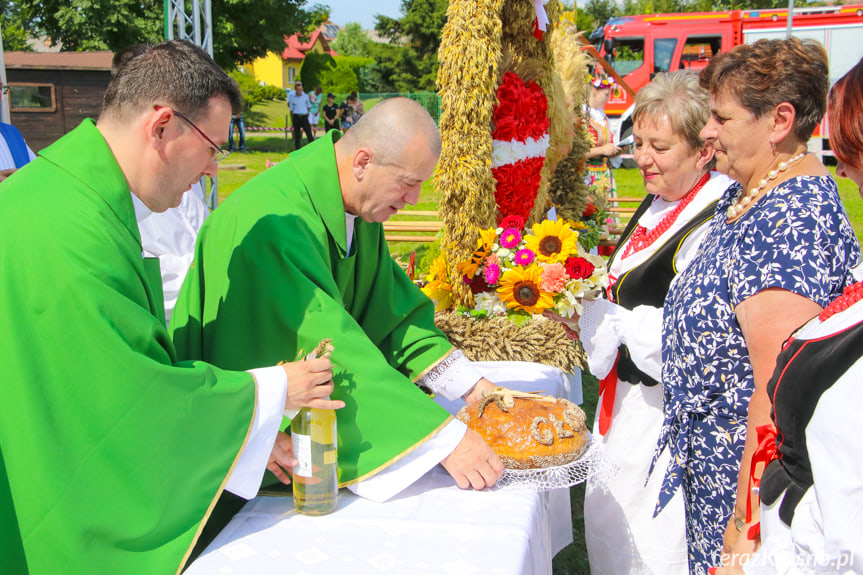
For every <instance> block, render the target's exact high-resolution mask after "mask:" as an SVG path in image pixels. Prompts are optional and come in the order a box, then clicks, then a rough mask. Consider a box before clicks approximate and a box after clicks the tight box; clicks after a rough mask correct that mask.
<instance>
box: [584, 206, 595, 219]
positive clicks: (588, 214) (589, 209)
mask: <svg viewBox="0 0 863 575" xmlns="http://www.w3.org/2000/svg"><path fill="white" fill-rule="evenodd" d="M595 213H596V206H594V205H593V204H587V207H585V208H584V211H583V212H581V217H582V218H589V217H591V216H592V215H593V214H595Z"/></svg>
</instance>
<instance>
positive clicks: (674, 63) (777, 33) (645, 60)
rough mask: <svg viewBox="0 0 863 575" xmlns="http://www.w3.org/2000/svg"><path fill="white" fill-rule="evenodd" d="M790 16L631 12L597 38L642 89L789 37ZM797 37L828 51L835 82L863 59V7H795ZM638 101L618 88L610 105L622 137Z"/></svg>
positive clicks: (608, 25) (777, 13) (627, 78)
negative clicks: (657, 78) (658, 77)
mask: <svg viewBox="0 0 863 575" xmlns="http://www.w3.org/2000/svg"><path fill="white" fill-rule="evenodd" d="M787 20H788V10H787V9H785V10H732V11H727V12H690V13H680V14H649V15H641V16H625V17H621V18H612V19H611V20H609V21H608V22H607V23H606V25H605V27H604V28H603V29H602V31H601V32H600V33H599V34H597V33H594V35H592V36H591V41H592V42H596V43H599V44H600V53H601V54H602V55H603V56H604V57H605V58H606V60H608V61H609V62H610V63H611V65H612V66H613V67H614V69H615V71H616V72H617V73H618V74H619V75H620V76H622V77H623V79H624V80H625V81H626V83H627V84H629V86H630V87H631V88H632V90H633V92H637V91H638V90H639V89H640V88H641V87H642V86H644V85H645V84H647V83H648V82H650V79H651V78H652V77H653V76H654V75H655V74H657V73H659V72H667V71H671V70H700V69H701V68H704V67H705V66H706V65H707V62H708V61H709V60H710V58H711V56H713V55H715V54H718V53H720V52H727V51H728V50H730V49H731V48H733V47H734V46H737V45H738V44H743V43H749V44H751V43H753V42H755V41H756V40H760V39H761V38H784V37H785V36H786V31H787V24H788V22H787ZM792 35H794V36H797V37H798V38H801V39H806V38H808V39H813V40H817V41H819V42H820V43H821V44H822V45H823V46H824V47H825V48H826V49H827V54H828V56H829V58H830V82H831V84H832V83H833V82H835V81H836V80H838V79H839V78H841V77H842V76H843V75H844V74H845V73H846V72H847V71H848V70H849V69H850V68H851V67H852V66H854V65H855V64H856V63H857V62H859V61H860V58H861V57H863V41H861V40H860V38H861V36H863V5H847V6H825V7H819V8H798V9H795V10H794V12H793V15H792ZM632 104H633V99H632V97H631V96H630V95H629V94H627V92H626V91H625V90H623V89H621V88H620V87H619V86H618V87H616V88H615V89H614V91H613V93H612V96H611V99H610V100H609V102H608V105H607V106H606V108H605V111H606V113H607V114H608V116H609V118H610V119H611V122H612V126H613V127H615V128H616V131H617V133H618V134H619V135H620V136H621V139H622V138H625V137H626V136H627V135H628V133H629V130H630V129H631V128H630V127H629V126H628V125H627V123H626V116H627V115H628V114H626V111H627V110H628V109H629V108H630V106H632ZM621 116H623V118H621ZM822 124H823V123H822ZM820 134H825V137H826V134H827V131H826V126H823V125H822V126H821V127H819V129H818V130H816V133H815V136H819V135H820ZM814 143H820V138H819V139H818V140H817V142H814Z"/></svg>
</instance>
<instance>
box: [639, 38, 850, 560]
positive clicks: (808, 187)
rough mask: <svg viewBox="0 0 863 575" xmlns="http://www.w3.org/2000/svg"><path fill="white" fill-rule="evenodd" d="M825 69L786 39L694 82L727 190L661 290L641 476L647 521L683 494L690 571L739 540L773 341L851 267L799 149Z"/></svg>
mask: <svg viewBox="0 0 863 575" xmlns="http://www.w3.org/2000/svg"><path fill="white" fill-rule="evenodd" d="M827 71H828V67H827V54H826V52H825V51H824V48H823V47H821V45H819V44H817V43H815V42H812V41H801V40H799V39H797V38H793V37H792V38H788V39H785V40H759V41H757V42H755V43H754V44H744V45H741V46H737V47H735V48H734V49H732V50H730V51H729V52H725V53H723V54H720V55H718V56H714V57H713V58H712V59H711V60H710V63H709V64H708V66H707V67H706V68H705V69H704V70H702V71H701V73H700V75H699V82H700V84H701V86H702V87H703V88H705V89H706V90H708V91H709V92H710V110H711V118H710V121H709V122H708V123H707V125H706V126H705V127H704V129H703V130H702V131H701V137H702V138H703V139H704V140H706V141H707V142H708V143H709V144H710V145H712V146H713V148H714V149H715V151H716V153H715V157H716V169H717V170H718V171H719V172H721V173H724V174H727V175H728V176H729V177H731V178H732V179H733V180H735V181H736V182H737V184H736V185H734V186H732V187H731V188H729V190H728V191H726V193H725V195H724V196H723V197H722V199H721V200H720V201H719V204H718V205H717V208H716V210H717V211H716V216H715V217H714V218H713V221H712V223H711V227H710V229H709V231H708V233H707V234H706V236H705V238H704V240H702V242H701V246H700V248H699V251H698V253H697V255H696V257H695V259H694V260H693V261H692V263H690V264H689V266H688V267H687V268H686V269H685V270H683V272H681V274H680V275H679V276H678V277H677V279H676V280H675V281H674V283H672V285H671V289H670V290H669V292H668V297H667V299H666V303H665V310H664V317H663V348H662V382H663V386H664V392H665V393H664V406H663V410H664V421H663V426H662V431H661V432H660V440H659V443H658V452H660V453H661V452H662V451H663V450H669V455H670V463H669V464H668V465H667V466H666V467H665V469H664V470H663V469H657V468H654V470H653V472H655V473H663V472H664V474H665V477H664V479H663V485H662V489H661V491H660V494H659V502H658V504H657V511H661V510H662V509H663V508H664V507H665V506H666V505H667V504H668V503H669V501H671V500H672V498H673V497H674V496H675V494H676V493H677V492H678V490H682V495H683V499H684V505H685V507H686V520H687V544H688V548H689V568H690V571H691V572H692V573H693V574H694V575H702V574H704V573H706V572H707V570H708V568H709V567H712V566H715V565H718V564H719V563H720V558H721V554H722V551H723V548H724V549H726V550H730V549H732V548H734V546H735V545H736V544H737V543H738V538H739V537H740V536H741V535H742V534H744V532H745V531H746V530H745V529H744V527H745V518H746V500H747V495H748V493H749V489H748V482H749V471H750V460H751V457H752V453H753V451H754V450H755V447H756V445H757V443H758V441H757V437H758V434H757V431H756V430H757V428H758V427H759V426H761V425H764V424H766V423H769V421H770V402H769V399H768V395H767V391H766V386H767V381H768V380H769V378H770V376H771V374H772V373H773V370H774V368H775V367H776V356H777V354H778V353H779V351H780V350H781V348H782V344H783V342H784V341H785V340H786V339H787V338H788V337H789V336H790V335H791V333H792V332H793V330H795V329H796V328H798V327H799V326H800V325H802V324H803V323H804V322H805V321H807V320H808V319H809V318H811V317H813V316H814V315H817V314H818V313H819V312H820V311H821V309H822V308H823V307H824V306H826V305H827V304H828V303H829V302H830V301H832V300H833V299H835V298H836V297H837V296H839V295H840V294H841V293H842V291H843V289H844V288H845V286H847V285H849V284H850V283H853V276H852V275H851V273H850V271H849V270H850V269H851V268H853V267H855V266H856V265H858V264H859V263H860V247H859V245H858V243H857V239H856V238H855V236H854V231H853V230H852V228H851V225H850V223H849V221H848V217H847V215H846V214H845V210H844V208H843V206H842V202H841V200H840V199H839V194H838V190H837V188H836V182H835V181H834V179H833V178H832V177H831V175H830V173H829V172H828V171H827V169H826V168H825V167H824V165H823V164H822V163H821V161H820V160H819V159H818V158H817V157H815V156H813V155H811V154H808V153H807V151H806V144H807V141H808V139H809V137H810V136H811V135H812V131H813V130H814V128H815V126H816V125H817V124H818V122H820V121H821V119H822V117H823V116H824V112H825V111H826V110H825V109H826V100H827V89H828V87H829V81H828V75H827ZM743 541H745V535H743V540H742V541H741V542H743ZM750 550H751V549H750Z"/></svg>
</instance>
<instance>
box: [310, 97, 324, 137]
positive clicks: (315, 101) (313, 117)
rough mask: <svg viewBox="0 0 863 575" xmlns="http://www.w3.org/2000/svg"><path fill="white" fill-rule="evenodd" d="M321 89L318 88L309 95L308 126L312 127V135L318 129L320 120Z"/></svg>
mask: <svg viewBox="0 0 863 575" xmlns="http://www.w3.org/2000/svg"><path fill="white" fill-rule="evenodd" d="M322 92H323V89H322V88H321V87H320V86H317V87H316V88H315V91H314V92H312V93H311V94H309V102H310V106H309V125H311V127H312V133H314V132H316V131H317V129H318V124H319V123H320V120H321V104H322V103H323V102H322V101H321V100H322V99H323V98H322V97H321V93H322Z"/></svg>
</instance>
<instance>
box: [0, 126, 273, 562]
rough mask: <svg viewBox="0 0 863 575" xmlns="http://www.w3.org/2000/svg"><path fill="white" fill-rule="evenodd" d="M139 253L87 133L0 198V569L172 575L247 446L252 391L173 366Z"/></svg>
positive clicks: (99, 147)
mask: <svg viewBox="0 0 863 575" xmlns="http://www.w3.org/2000/svg"><path fill="white" fill-rule="evenodd" d="M141 253H142V252H141V239H140V236H139V233H138V226H137V223H136V220H135V212H134V207H133V204H132V198H131V194H130V191H129V186H128V184H127V182H126V179H125V177H124V175H123V172H122V171H121V170H120V167H119V166H118V164H117V162H116V160H115V159H114V156H113V155H112V153H111V150H110V149H109V147H108V145H107V143H106V142H105V140H104V138H103V137H102V135H101V134H100V133H99V131H98V130H97V129H96V127H95V126H94V124H93V122H92V121H91V120H86V121H85V122H84V123H82V124H81V125H80V126H79V127H78V128H76V129H75V130H73V131H72V132H70V133H69V134H67V135H66V136H64V137H63V138H61V139H60V140H58V141H57V142H56V143H55V144H53V145H52V146H50V147H48V148H47V149H45V150H44V151H43V152H42V153H41V154H40V157H39V158H37V159H36V160H34V161H33V162H31V163H30V164H28V165H27V166H25V167H24V168H22V169H21V170H19V171H18V172H16V173H15V174H14V175H13V176H12V177H10V178H9V179H8V180H7V181H5V182H3V184H2V185H0V366H2V368H3V381H2V383H0V454H2V458H0V473H2V475H0V525H3V532H2V533H0V535H2V536H3V537H4V539H5V538H6V537H7V536H9V537H10V539H8V540H6V541H4V543H3V546H2V547H0V549H2V551H3V556H2V557H0V572H3V573H18V572H25V571H24V566H23V565H21V562H20V558H21V555H22V551H23V555H25V556H26V561H27V568H29V572H30V573H31V574H45V575H58V574H72V573H110V574H111V575H120V574H127V573H128V574H134V575H141V574H143V573H177V572H179V570H180V568H181V566H182V564H183V562H184V560H185V557H186V555H187V554H188V553H189V552H190V550H191V548H192V546H193V544H194V542H195V540H196V538H197V536H198V533H199V529H200V527H201V525H202V523H203V521H204V520H205V519H206V517H207V516H208V514H209V512H210V510H211V508H212V506H213V505H214V504H215V501H216V500H217V498H218V496H219V494H220V493H221V491H222V488H223V486H224V484H225V482H226V478H227V477H228V475H229V473H230V471H231V469H232V467H233V466H234V464H235V461H236V459H237V457H238V455H239V452H240V451H241V449H242V447H243V445H244V444H245V442H246V439H247V435H248V433H249V429H250V427H251V424H252V421H253V418H254V410H255V395H256V390H255V383H254V379H253V378H252V376H251V375H250V374H247V373H233V372H225V371H222V370H220V369H217V368H214V367H212V366H208V365H205V364H203V363H192V362H188V363H182V364H178V363H175V355H176V354H175V352H174V348H173V345H172V344H171V341H170V338H169V336H168V332H167V329H166V327H165V323H164V310H163V307H162V304H161V280H160V278H159V273H158V265H153V266H152V267H151V269H149V270H148V269H147V266H146V265H145V260H144V259H143V258H142V256H141ZM153 263H155V260H154V261H153ZM153 272H155V273H153ZM10 541H13V543H11V544H10ZM10 546H11V547H12V549H11V552H12V554H11V555H7V551H8V550H9V547H10ZM16 548H17V551H16ZM9 557H12V558H13V559H14V558H15V557H18V559H19V563H18V566H17V567H10V566H9V564H7V563H6V561H7V559H8V558H9Z"/></svg>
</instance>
